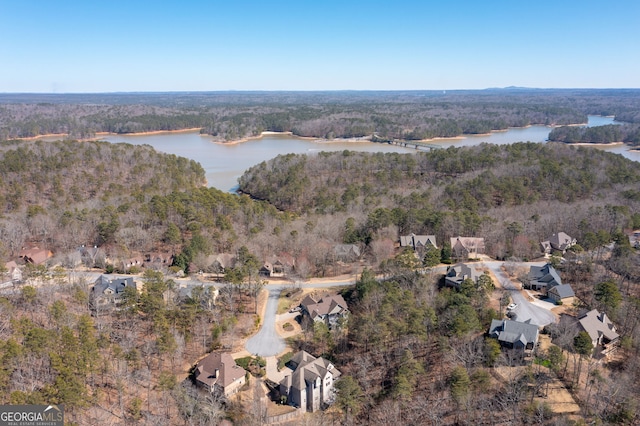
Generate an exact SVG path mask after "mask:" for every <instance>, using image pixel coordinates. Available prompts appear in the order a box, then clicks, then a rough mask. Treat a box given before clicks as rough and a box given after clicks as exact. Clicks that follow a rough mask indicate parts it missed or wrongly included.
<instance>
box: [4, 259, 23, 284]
mask: <svg viewBox="0 0 640 426" xmlns="http://www.w3.org/2000/svg"><path fill="white" fill-rule="evenodd" d="M4 266H5V268H7V278H8V279H9V280H11V281H12V282H14V283H17V282H20V281H22V269H20V268H19V267H18V264H17V263H16V262H15V261H13V260H12V261H10V262H7V263H6V264H5V265H4Z"/></svg>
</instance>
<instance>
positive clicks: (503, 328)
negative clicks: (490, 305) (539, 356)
mask: <svg viewBox="0 0 640 426" xmlns="http://www.w3.org/2000/svg"><path fill="white" fill-rule="evenodd" d="M489 335H490V336H491V337H495V338H497V339H498V341H500V342H507V343H518V342H519V343H522V345H523V346H526V345H527V344H528V343H533V344H535V343H536V342H537V341H538V326H536V325H534V324H529V323H525V322H520V321H512V320H492V321H491V326H490V327H489Z"/></svg>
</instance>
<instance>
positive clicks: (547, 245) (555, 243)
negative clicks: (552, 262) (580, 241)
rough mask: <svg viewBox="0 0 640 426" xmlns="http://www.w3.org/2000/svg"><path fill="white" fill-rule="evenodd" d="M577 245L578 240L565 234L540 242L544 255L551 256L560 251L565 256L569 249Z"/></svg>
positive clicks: (560, 233) (558, 234)
mask: <svg viewBox="0 0 640 426" xmlns="http://www.w3.org/2000/svg"><path fill="white" fill-rule="evenodd" d="M575 244H576V239H575V238H572V237H570V236H569V235H567V234H565V233H564V232H558V233H557V234H553V235H552V236H551V237H550V238H549V239H548V240H547V241H542V242H540V246H541V248H542V251H543V253H545V254H550V253H551V252H553V251H559V252H562V253H563V254H564V252H566V251H567V249H568V248H569V247H571V246H574V245H575Z"/></svg>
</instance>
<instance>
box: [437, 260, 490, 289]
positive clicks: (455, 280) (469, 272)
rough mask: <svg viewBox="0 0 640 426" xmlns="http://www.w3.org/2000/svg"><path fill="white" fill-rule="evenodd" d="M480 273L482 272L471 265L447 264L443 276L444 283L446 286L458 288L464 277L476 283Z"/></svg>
mask: <svg viewBox="0 0 640 426" xmlns="http://www.w3.org/2000/svg"><path fill="white" fill-rule="evenodd" d="M482 274H483V272H482V271H480V270H478V269H476V268H475V266H473V265H467V264H465V263H458V264H457V265H454V266H449V268H448V269H447V273H446V274H445V276H444V283H445V285H446V286H448V287H453V288H456V289H458V290H460V287H461V286H462V282H463V281H464V280H466V279H470V280H471V281H473V283H474V284H478V278H480V277H481V276H482Z"/></svg>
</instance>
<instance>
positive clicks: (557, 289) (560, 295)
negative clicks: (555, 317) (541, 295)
mask: <svg viewBox="0 0 640 426" xmlns="http://www.w3.org/2000/svg"><path fill="white" fill-rule="evenodd" d="M575 296H576V295H575V293H574V292H573V289H572V288H571V285H570V284H560V285H556V286H553V287H551V288H550V289H548V290H547V297H548V298H549V299H551V300H553V301H554V303H556V304H557V303H558V302H562V303H567V302H570V301H571V300H570V299H573V298H574V297H575Z"/></svg>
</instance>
